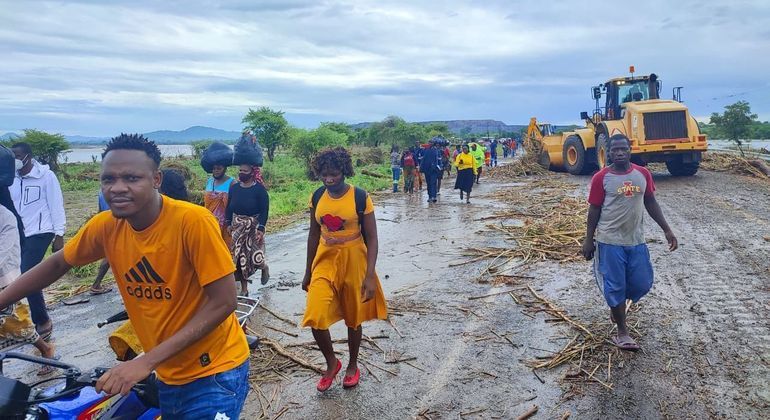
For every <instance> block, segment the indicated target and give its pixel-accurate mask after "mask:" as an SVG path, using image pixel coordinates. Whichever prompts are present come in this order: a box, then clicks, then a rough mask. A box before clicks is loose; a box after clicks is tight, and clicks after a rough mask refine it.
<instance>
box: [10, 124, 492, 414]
mask: <svg viewBox="0 0 770 420" xmlns="http://www.w3.org/2000/svg"><path fill="white" fill-rule="evenodd" d="M497 147H498V143H497V142H496V141H493V142H491V144H488V145H486V146H485V145H482V144H481V143H477V142H470V143H468V144H462V145H456V146H455V148H454V151H450V147H449V142H448V141H447V140H445V139H444V138H442V137H435V138H433V139H431V141H430V142H428V143H427V144H421V143H420V142H415V144H414V146H413V147H411V148H406V149H404V150H403V151H401V150H400V149H399V148H398V147H397V146H394V147H393V148H392V149H391V153H390V166H391V169H392V172H393V192H399V187H400V186H401V185H403V191H404V192H405V193H407V194H413V193H415V192H417V191H422V190H423V187H424V188H425V189H426V190H427V196H428V202H430V203H436V202H437V201H438V194H439V191H440V188H441V181H442V179H443V178H444V177H449V176H450V175H451V173H452V168H455V172H456V180H455V183H454V189H457V190H460V199H461V200H463V199H464V200H465V201H466V203H470V197H471V192H472V189H473V185H474V183H479V182H480V181H479V180H480V176H481V171H482V167H483V166H484V165H486V166H488V167H491V166H494V165H496V164H497V150H496V149H497ZM489 148H492V150H489ZM160 163H161V157H160V152H159V150H158V148H157V146H156V145H155V144H154V143H153V142H151V141H149V140H147V139H146V138H144V137H143V136H141V135H125V134H123V135H121V136H118V137H115V138H113V139H112V140H111V141H110V142H109V143H108V144H107V147H106V148H105V151H104V153H103V155H102V164H101V166H102V170H101V191H100V193H99V197H98V204H99V206H98V209H99V213H97V215H96V216H94V217H92V218H91V220H89V221H88V222H87V223H86V224H85V225H84V226H83V227H82V228H81V229H80V230H79V231H78V232H77V234H76V235H75V237H74V238H72V239H71V240H70V241H69V242H67V243H66V244H65V243H64V240H63V237H64V233H65V224H66V219H65V213H64V204H63V203H64V200H63V196H62V192H61V187H60V185H59V182H58V180H57V178H56V175H55V174H54V173H53V172H52V171H51V170H50V169H49V168H48V166H46V165H43V164H40V163H38V162H37V161H36V160H35V159H34V158H33V156H32V149H31V147H30V146H29V145H28V144H26V143H17V144H15V145H13V147H12V149H11V150H8V149H5V148H0V204H2V207H0V247H2V249H1V251H2V258H0V334H1V336H0V338H1V339H2V345H3V347H7V346H8V345H13V344H34V346H35V347H36V348H37V349H38V350H39V351H40V353H41V354H42V356H43V357H48V358H55V357H56V355H55V352H54V347H53V344H51V343H50V341H49V340H50V337H51V333H52V330H53V322H52V321H51V319H50V317H49V315H48V312H47V308H46V306H45V301H44V299H43V289H45V287H47V286H48V285H50V284H51V283H53V282H54V281H56V280H58V279H59V278H61V277H62V276H63V275H64V274H66V273H67V272H68V271H69V270H70V269H71V268H72V267H73V266H79V265H84V264H88V263H91V262H94V261H99V260H101V264H100V266H99V270H98V273H97V277H96V279H95V281H94V283H93V285H92V286H91V290H90V291H91V293H92V294H94V295H96V294H103V293H107V292H109V291H110V290H111V288H110V287H105V286H103V285H102V281H103V278H104V277H105V275H106V273H107V272H108V271H109V270H110V269H112V270H113V273H114V274H115V283H116V286H117V288H118V289H119V291H120V293H121V296H122V297H123V301H124V304H125V306H126V310H127V312H128V316H129V319H130V321H129V322H128V323H127V324H126V325H124V326H123V327H121V328H119V329H118V330H116V332H115V333H113V335H116V336H119V338H120V339H121V340H123V341H124V342H126V343H128V344H126V346H124V347H127V348H128V347H130V350H131V351H133V354H134V355H136V354H141V353H144V356H142V357H139V358H135V359H131V360H128V361H126V362H124V363H122V364H120V365H118V366H117V367H115V368H113V369H112V370H110V371H109V372H107V373H106V374H105V375H104V376H103V377H102V379H100V381H99V382H98V383H97V390H104V391H105V392H108V393H113V392H121V391H124V390H126V389H128V388H130V387H131V386H133V384H135V383H137V381H139V380H141V379H143V378H144V377H146V376H147V375H149V373H150V372H152V371H155V372H157V374H158V379H159V395H160V398H161V401H160V405H161V411H162V412H163V415H164V416H165V415H168V416H169V417H173V416H175V415H176V416H179V417H186V418H198V417H199V416H201V415H206V416H208V415H209V413H212V412H213V411H212V410H216V412H217V413H226V414H227V415H228V416H231V415H232V418H237V416H238V413H239V412H240V409H241V407H242V405H243V400H244V398H245V395H246V392H247V389H246V388H244V387H243V386H242V384H243V383H246V381H245V375H247V374H248V358H247V355H248V348H247V347H246V340H245V336H244V334H243V330H242V329H241V328H240V327H239V326H238V323H237V320H236V319H235V318H234V316H233V310H234V309H235V299H236V294H238V295H242V296H248V294H249V288H248V284H249V283H250V281H251V278H252V277H253V276H254V275H255V274H256V273H257V272H258V271H259V272H261V278H260V280H261V283H262V284H265V283H267V282H268V281H269V278H270V274H269V273H270V271H269V266H268V264H267V258H266V248H265V231H266V228H267V223H268V219H269V213H270V212H269V209H270V195H269V192H268V188H267V186H266V184H265V182H264V180H263V178H262V172H261V167H262V164H263V158H262V150H261V148H260V146H259V143H258V142H257V140H256V138H255V137H254V136H253V135H252V134H251V133H250V132H249V131H248V130H246V131H244V132H243V135H242V136H241V138H240V139H239V140H238V143H237V144H236V146H235V148H234V149H231V148H230V147H229V146H227V145H225V144H222V143H214V144H212V145H211V146H210V147H209V148H207V149H206V150H205V151H204V152H203V154H202V158H201V166H202V167H203V169H204V170H205V171H206V172H207V173H209V174H211V176H210V178H209V179H208V180H207V182H206V186H205V191H204V194H203V204H204V206H203V207H199V206H196V205H193V204H191V203H188V202H187V201H188V200H189V196H188V191H187V188H186V185H185V179H184V176H183V175H182V174H181V173H179V172H177V171H176V170H175V169H173V168H165V169H162V168H161V167H160ZM230 166H237V168H238V175H237V179H234V178H232V177H230V176H229V175H228V174H227V171H228V168H229V167H230ZM311 166H312V168H311V169H312V173H313V175H314V176H315V177H316V178H317V179H318V180H319V181H320V182H321V183H322V186H321V187H320V188H319V189H318V190H317V191H315V192H314V193H313V194H312V196H311V197H309V201H308V207H309V209H310V215H311V217H310V223H309V227H310V230H309V234H308V251H307V263H306V269H305V276H304V279H303V282H302V288H303V290H305V291H306V292H307V305H306V309H305V314H304V317H303V320H302V326H304V327H310V328H311V330H312V334H313V337H314V338H315V341H316V343H317V345H318V348H319V349H320V350H321V353H322V354H323V356H324V359H325V360H326V370H325V372H324V374H323V375H322V376H321V378H320V379H319V381H318V383H317V385H316V388H317V389H318V390H319V391H322V392H323V391H326V390H327V389H329V387H331V385H332V384H333V382H334V378H335V377H336V376H337V374H338V372H339V371H340V370H341V369H342V366H343V363H342V361H341V360H339V359H338V358H337V356H335V353H334V350H333V348H332V339H331V335H330V333H329V327H330V326H331V325H333V324H335V323H337V322H339V321H344V322H345V325H346V326H347V330H348V331H347V335H348V345H349V360H347V366H346V369H345V374H344V378H343V381H342V385H343V387H345V388H350V387H354V386H356V385H357V384H358V382H359V380H360V370H359V368H358V351H359V347H360V344H361V337H362V324H363V323H364V322H366V321H369V320H374V319H386V318H387V314H388V309H387V302H386V300H385V296H384V293H383V290H382V286H381V284H380V281H379V278H378V276H377V272H376V262H377V254H378V247H379V246H378V245H379V243H378V236H377V226H376V218H375V215H374V211H375V208H374V205H373V203H372V200H371V198H370V197H369V194H368V193H367V192H366V191H364V190H362V189H360V188H358V187H355V186H353V185H351V184H349V183H348V182H347V179H348V178H350V177H351V176H353V174H354V173H353V171H354V170H353V163H352V158H351V155H350V153H349V152H348V151H347V150H346V149H344V148H341V147H338V148H332V149H327V150H324V151H321V152H320V153H318V154H317V156H315V158H314V159H313V160H312V165H311ZM402 178H403V182H402V181H401V179H402ZM204 208H205V210H204ZM49 246H50V248H51V251H52V255H51V256H50V257H49V258H46V259H44V256H45V254H46V251H47V249H48V248H49ZM161 250H162V251H161ZM236 284H237V285H238V286H239V290H236ZM149 285H153V286H149ZM24 297H26V298H27V301H28V302H29V306H27V305H24V304H23V303H21V302H20V299H22V298H24ZM131 336H135V338H133V339H132V338H131ZM116 353H117V350H116ZM119 358H120V359H121V360H127V359H130V358H122V357H121V356H120V355H119ZM50 370H51V369H50V368H46V369H43V370H41V372H40V373H41V374H48V373H50ZM214 375H215V376H216V378H217V381H220V378H221V381H222V383H229V384H231V386H228V387H227V389H229V390H232V391H233V392H229V393H228V397H227V398H222V399H221V400H222V401H219V400H216V398H215V400H216V401H215V403H214V404H212V403H211V401H209V402H208V404H202V403H201V401H199V400H201V398H199V397H200V396H202V395H207V396H208V395H214V394H216V393H217V392H221V391H222V386H221V384H219V385H217V387H219V388H218V389H210V386H209V385H210V383H209V382H206V380H207V379H208V378H210V377H212V376H214ZM228 381H229V382H228ZM126 387H128V388H126ZM207 393H211V394H207ZM233 397H234V398H233ZM207 398H208V397H207ZM179 410H182V411H179Z"/></svg>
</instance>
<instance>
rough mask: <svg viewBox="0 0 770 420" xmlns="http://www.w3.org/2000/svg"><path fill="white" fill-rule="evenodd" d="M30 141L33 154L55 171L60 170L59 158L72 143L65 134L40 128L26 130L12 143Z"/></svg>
mask: <svg viewBox="0 0 770 420" xmlns="http://www.w3.org/2000/svg"><path fill="white" fill-rule="evenodd" d="M20 142H24V143H28V144H29V146H30V147H31V148H32V155H33V156H34V157H35V159H36V160H37V161H39V162H40V163H43V164H46V165H48V166H50V167H51V170H52V171H54V172H58V171H59V158H60V157H61V155H62V153H63V152H64V151H65V150H68V149H69V148H70V144H69V143H68V142H67V139H66V138H65V137H64V135H63V134H50V133H46V132H45V131H40V130H31V129H30V130H24V135H23V136H21V137H19V138H16V139H14V140H13V142H12V143H20Z"/></svg>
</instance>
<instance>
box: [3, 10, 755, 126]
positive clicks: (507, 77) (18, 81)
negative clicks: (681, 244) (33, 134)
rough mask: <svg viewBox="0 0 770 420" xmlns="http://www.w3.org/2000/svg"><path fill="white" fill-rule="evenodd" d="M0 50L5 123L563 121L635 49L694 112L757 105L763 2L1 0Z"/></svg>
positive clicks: (630, 59)
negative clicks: (261, 113) (277, 117)
mask: <svg viewBox="0 0 770 420" xmlns="http://www.w3.org/2000/svg"><path fill="white" fill-rule="evenodd" d="M0 57H2V60H1V61H0V62H1V63H2V64H0V133H3V132H5V131H15V130H20V129H23V128H38V129H43V130H47V131H53V132H61V133H65V134H80V135H92V136H110V135H114V134H117V133H119V132H121V131H127V132H147V131H152V130H157V129H173V130H179V129H184V128H187V127H189V126H191V125H208V126H213V127H217V128H222V129H229V130H235V129H238V128H240V127H241V125H240V120H241V117H242V116H243V114H244V113H245V112H246V111H247V110H248V108H249V107H258V106H261V105H266V106H269V107H271V108H274V109H280V110H283V111H285V112H286V116H287V118H288V120H289V122H290V123H292V124H294V125H297V126H301V127H313V126H315V125H317V124H318V123H319V122H321V121H344V122H350V123H354V122H361V121H374V120H381V119H383V118H384V117H386V116H387V115H398V116H401V117H403V118H405V119H406V120H409V121H424V120H448V119H487V118H490V119H498V120H502V121H504V122H506V123H509V124H526V123H527V122H528V121H529V117H531V116H537V117H538V118H540V119H541V120H544V121H550V122H553V123H576V122H578V120H579V117H578V116H579V113H580V111H589V110H590V109H592V107H593V101H592V99H591V98H590V86H592V85H595V84H597V83H599V82H601V81H603V80H605V79H607V78H609V77H613V76H622V75H626V74H627V71H628V66H629V65H631V64H633V65H635V66H636V70H637V73H638V74H649V73H651V72H654V73H657V74H658V75H659V76H660V78H661V79H662V81H663V96H664V97H666V98H668V97H670V96H671V88H672V87H674V86H685V89H684V91H683V96H684V99H685V101H686V103H687V104H688V105H689V106H690V108H691V112H692V113H693V115H695V116H696V117H698V118H701V117H706V116H708V115H709V114H710V113H711V112H715V111H720V110H722V109H723V107H724V105H726V104H730V103H733V102H735V101H737V100H747V101H749V102H750V103H751V106H752V109H753V111H754V112H756V113H758V114H759V115H760V118H761V119H763V120H770V1H767V0H756V1H740V0H731V1H708V0H705V1H704V0H701V1H675V2H674V1H668V0H648V1H644V2H639V1H635V2H624V1H607V2H604V1H592V0H584V1H559V0H550V1H542V0H540V1H489V0H488V1H415V0H413V1H393V2H391V1H358V0H357V1H311V0H268V1H252V0H230V1H214V0H184V1H182V0H179V1H172V0H166V1H149V0H147V1H137V0H133V1H127V0H126V1H101V0H93V1H87V0H84V1H61V2H48V1H30V0H24V1H18V0H0Z"/></svg>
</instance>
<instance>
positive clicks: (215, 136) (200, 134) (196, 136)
mask: <svg viewBox="0 0 770 420" xmlns="http://www.w3.org/2000/svg"><path fill="white" fill-rule="evenodd" d="M19 136H20V134H18V133H5V134H3V135H2V136H0V141H7V140H10V139H13V138H16V137H19ZM144 136H145V137H147V138H148V139H150V140H153V141H155V142H156V143H158V144H189V143H192V142H194V141H196V140H221V141H235V140H238V138H239V137H240V136H241V133H240V132H238V131H225V130H220V129H218V128H211V127H203V126H194V127H190V128H187V129H184V130H182V131H172V130H161V131H152V132H149V133H144ZM64 137H65V138H66V139H67V141H68V142H70V144H104V143H107V142H108V141H109V140H110V137H90V136H68V135H64Z"/></svg>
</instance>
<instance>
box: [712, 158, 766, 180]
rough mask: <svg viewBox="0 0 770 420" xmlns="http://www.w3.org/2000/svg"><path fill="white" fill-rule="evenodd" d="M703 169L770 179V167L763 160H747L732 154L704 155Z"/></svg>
mask: <svg viewBox="0 0 770 420" xmlns="http://www.w3.org/2000/svg"><path fill="white" fill-rule="evenodd" d="M701 168H702V169H706V170H709V171H715V172H730V173H733V174H738V175H748V176H754V177H757V178H764V179H767V178H768V177H770V167H768V165H767V163H765V162H764V161H762V160H761V159H746V158H744V157H741V156H738V155H734V154H730V153H714V152H707V153H704V155H703V160H702V161H701Z"/></svg>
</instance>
